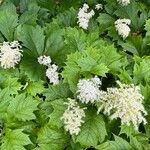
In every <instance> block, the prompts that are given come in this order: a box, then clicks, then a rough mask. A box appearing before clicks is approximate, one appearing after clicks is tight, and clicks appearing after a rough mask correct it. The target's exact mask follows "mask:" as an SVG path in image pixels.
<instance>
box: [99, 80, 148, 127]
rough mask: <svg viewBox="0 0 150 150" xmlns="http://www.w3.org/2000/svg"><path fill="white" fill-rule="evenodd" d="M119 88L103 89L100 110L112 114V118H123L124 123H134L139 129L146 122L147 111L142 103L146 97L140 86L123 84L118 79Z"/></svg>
mask: <svg viewBox="0 0 150 150" xmlns="http://www.w3.org/2000/svg"><path fill="white" fill-rule="evenodd" d="M117 83H118V85H119V86H120V87H119V88H108V89H107V92H104V91H103V92H102V91H101V95H102V97H101V101H100V103H102V105H101V106H100V107H99V110H98V112H100V111H103V112H104V114H107V115H110V119H117V118H120V119H121V123H122V124H126V125H130V123H132V124H133V125H134V127H135V130H138V126H139V124H140V123H142V122H143V123H144V124H146V119H145V118H144V116H145V115H147V112H146V111H145V109H144V106H143V104H142V102H143V99H144V97H143V96H142V95H141V93H140V87H139V86H134V85H133V84H131V85H126V84H122V83H120V82H119V81H117Z"/></svg>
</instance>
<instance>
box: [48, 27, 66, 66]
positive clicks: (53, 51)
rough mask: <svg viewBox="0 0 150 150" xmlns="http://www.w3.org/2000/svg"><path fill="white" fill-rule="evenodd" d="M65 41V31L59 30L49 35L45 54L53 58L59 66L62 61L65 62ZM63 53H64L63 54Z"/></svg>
mask: <svg viewBox="0 0 150 150" xmlns="http://www.w3.org/2000/svg"><path fill="white" fill-rule="evenodd" d="M63 46H64V39H63V30H62V29H57V30H54V29H53V31H52V32H51V33H49V35H48V37H47V41H46V47H45V53H46V54H47V55H50V56H51V58H52V59H53V60H54V61H55V62H56V63H57V64H58V63H59V64H61V63H62V62H61V60H64V57H65V54H66V53H65V51H63ZM61 51H63V52H64V53H62V52H61Z"/></svg>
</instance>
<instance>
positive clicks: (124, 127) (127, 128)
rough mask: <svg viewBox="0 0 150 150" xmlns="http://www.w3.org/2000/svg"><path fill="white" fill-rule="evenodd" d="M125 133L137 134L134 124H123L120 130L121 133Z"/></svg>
mask: <svg viewBox="0 0 150 150" xmlns="http://www.w3.org/2000/svg"><path fill="white" fill-rule="evenodd" d="M123 133H124V134H126V135H127V136H131V135H132V134H135V133H136V131H135V129H134V127H133V125H130V126H127V125H121V130H120V133H119V134H123ZM137 133H138V132H137Z"/></svg>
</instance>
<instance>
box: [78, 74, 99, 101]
mask: <svg viewBox="0 0 150 150" xmlns="http://www.w3.org/2000/svg"><path fill="white" fill-rule="evenodd" d="M100 85H101V81H100V79H99V78H98V77H97V76H95V77H94V78H91V79H87V80H86V79H80V80H79V82H78V84H77V98H78V99H79V100H80V101H81V102H82V103H86V104H87V103H89V102H91V103H94V102H95V101H96V100H99V99H100V98H101V94H100V90H99V88H100Z"/></svg>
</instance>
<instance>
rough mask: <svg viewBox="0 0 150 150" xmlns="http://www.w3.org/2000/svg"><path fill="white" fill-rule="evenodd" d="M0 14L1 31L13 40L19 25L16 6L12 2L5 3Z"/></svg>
mask: <svg viewBox="0 0 150 150" xmlns="http://www.w3.org/2000/svg"><path fill="white" fill-rule="evenodd" d="M1 7H2V6H1ZM0 16H1V17H0V31H1V33H2V34H3V35H4V36H5V38H6V39H7V40H8V41H12V40H13V39H14V31H15V28H16V26H17V25H18V15H17V13H16V8H15V6H14V5H13V4H12V3H8V4H4V5H3V7H2V8H1V10H0Z"/></svg>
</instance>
